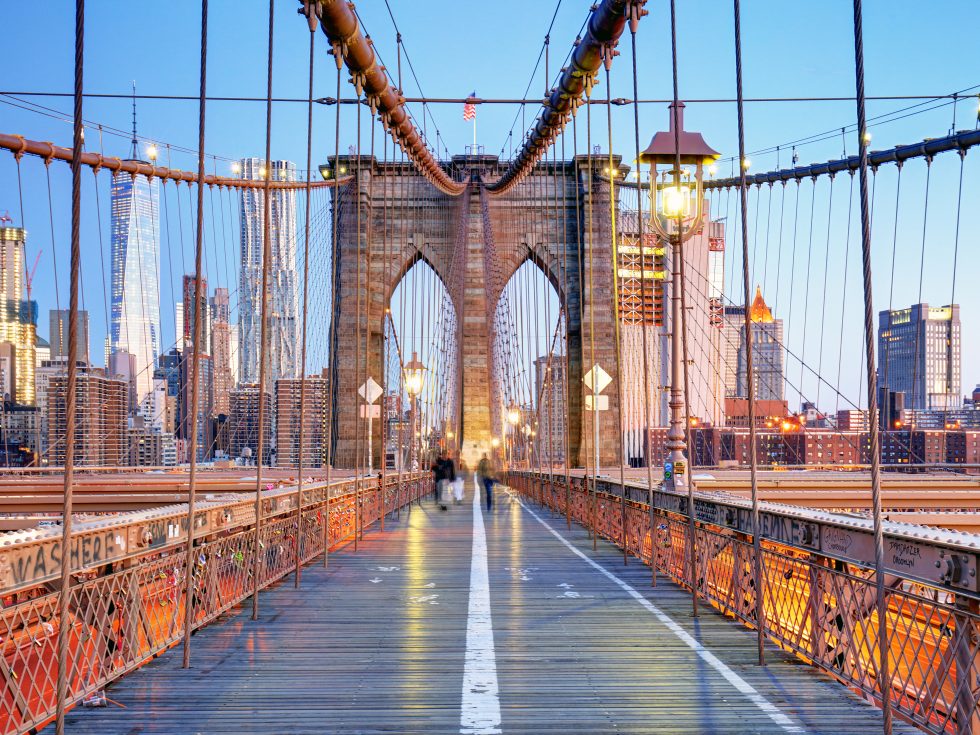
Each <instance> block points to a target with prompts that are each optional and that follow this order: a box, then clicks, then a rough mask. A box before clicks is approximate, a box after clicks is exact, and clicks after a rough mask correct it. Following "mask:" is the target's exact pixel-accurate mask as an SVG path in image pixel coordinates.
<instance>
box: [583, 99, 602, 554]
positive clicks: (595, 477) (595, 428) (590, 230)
mask: <svg viewBox="0 0 980 735" xmlns="http://www.w3.org/2000/svg"><path fill="white" fill-rule="evenodd" d="M585 95H586V97H587V98H589V97H591V96H592V85H591V84H588V85H586V88H585ZM585 145H586V150H585V156H586V166H587V168H588V173H587V174H586V176H587V180H588V185H589V189H588V191H589V202H588V207H589V208H588V225H587V230H586V232H587V247H588V250H589V265H588V268H589V366H590V367H589V369H592V367H594V366H595V365H596V364H597V363H596V359H595V300H596V299H595V287H594V283H593V282H594V273H595V259H594V254H595V228H594V227H593V217H592V214H593V213H592V207H593V204H594V201H595V178H596V177H595V172H594V170H593V168H592V153H593V151H592V105H588V106H587V107H586V108H585ZM593 401H594V402H595V404H594V405H593V406H592V473H593V474H592V550H593V551H595V550H596V549H597V548H598V546H597V545H598V536H599V531H598V503H599V489H598V483H599V465H600V462H601V459H600V452H599V411H598V405H597V403H598V399H597V398H595V397H594V398H593Z"/></svg>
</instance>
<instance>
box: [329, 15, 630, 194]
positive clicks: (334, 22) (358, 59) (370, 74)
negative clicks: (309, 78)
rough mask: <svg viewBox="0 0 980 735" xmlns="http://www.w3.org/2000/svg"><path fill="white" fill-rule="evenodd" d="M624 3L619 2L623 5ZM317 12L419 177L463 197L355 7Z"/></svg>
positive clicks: (356, 84) (357, 83) (356, 81)
mask: <svg viewBox="0 0 980 735" xmlns="http://www.w3.org/2000/svg"><path fill="white" fill-rule="evenodd" d="M622 2H623V0H620V4H622ZM316 12H317V14H318V16H319V18H320V27H321V29H322V31H323V33H324V35H325V36H326V37H327V40H328V41H329V42H330V45H331V46H332V48H333V53H334V54H335V55H336V54H340V55H341V57H342V58H343V60H344V63H345V64H346V65H347V70H348V71H349V72H350V74H351V78H350V81H351V84H353V85H354V88H355V89H356V90H357V93H358V96H360V94H361V93H363V94H364V96H365V98H366V99H367V103H368V105H369V106H370V107H371V112H372V113H376V114H377V115H378V117H379V119H380V120H381V124H382V125H383V126H384V128H385V131H386V132H388V134H389V135H391V137H392V140H394V142H395V144H396V145H398V146H399V147H401V149H402V150H403V151H405V153H406V155H408V157H409V158H410V159H411V160H412V162H413V163H414V164H415V166H416V168H418V170H419V173H421V174H422V175H423V176H424V177H425V178H426V179H428V180H429V182H430V183H431V184H432V185H433V186H435V187H436V188H437V189H438V190H439V191H441V192H442V193H444V194H448V195H449V196H459V195H460V194H462V193H463V192H464V191H465V189H466V185H465V184H463V183H460V182H457V181H453V179H452V178H451V177H450V176H449V174H448V173H446V171H445V170H444V169H443V168H442V166H440V165H439V161H438V160H437V159H436V157H435V156H434V155H433V154H432V151H430V150H429V148H428V145H427V144H426V142H425V140H424V139H423V138H422V136H421V135H420V134H419V132H418V130H417V129H416V128H415V125H414V124H413V123H412V119H411V117H410V116H409V114H408V110H407V109H406V107H405V98H404V97H403V96H402V93H401V90H399V89H396V88H395V87H394V86H393V85H391V84H389V83H388V75H387V74H386V72H385V69H384V67H383V66H381V65H380V64H378V61H377V56H376V55H375V53H374V49H373V48H372V46H373V44H372V42H371V40H370V39H369V38H367V37H366V36H365V35H364V34H363V33H361V28H360V24H359V23H358V21H357V15H356V12H355V10H354V3H348V2H341V1H340V0H330V1H329V2H318V3H317V6H316Z"/></svg>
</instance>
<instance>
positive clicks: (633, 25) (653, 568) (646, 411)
mask: <svg viewBox="0 0 980 735" xmlns="http://www.w3.org/2000/svg"><path fill="white" fill-rule="evenodd" d="M644 14H646V10H645V9H644V8H643V5H642V4H641V3H639V2H633V3H631V4H630V7H629V25H630V44H631V46H632V53H633V142H634V144H635V146H636V186H637V190H636V191H637V196H636V231H637V236H638V238H639V244H640V303H641V304H642V309H641V314H642V319H643V323H642V324H641V330H642V331H641V339H640V344H641V346H642V348H643V416H644V421H643V422H642V423H641V426H643V431H644V441H643V444H642V446H643V447H644V449H643V454H644V459H645V460H646V461H645V464H646V466H647V502H648V503H649V512H650V523H649V525H650V584H651V586H653V587H656V586H657V544H656V540H655V539H656V533H655V529H654V524H655V520H654V510H653V457H652V456H650V455H651V452H650V425H651V424H652V423H653V422H652V420H651V417H652V415H653V414H652V410H651V406H650V357H649V353H648V352H647V327H648V326H649V325H648V323H647V316H646V282H647V278H646V273H645V269H646V262H647V257H646V246H645V245H644V242H643V190H642V188H641V187H642V185H643V182H642V176H641V175H640V174H641V172H642V166H643V164H642V163H640V105H639V102H637V100H638V99H639V97H640V95H639V91H638V83H637V78H638V74H637V63H636V31H637V28H638V27H639V25H640V18H641V17H642V16H643V15H644Z"/></svg>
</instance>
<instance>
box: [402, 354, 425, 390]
mask: <svg viewBox="0 0 980 735" xmlns="http://www.w3.org/2000/svg"><path fill="white" fill-rule="evenodd" d="M402 372H403V373H404V377H405V390H406V391H408V394H409V395H410V396H417V395H418V394H419V393H421V392H422V388H423V387H424V386H425V372H426V368H425V365H423V364H422V363H421V362H419V356H418V353H417V352H413V353H412V359H411V360H410V361H409V362H408V363H406V365H405V367H404V368H403V370H402Z"/></svg>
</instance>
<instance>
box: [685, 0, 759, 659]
mask: <svg viewBox="0 0 980 735" xmlns="http://www.w3.org/2000/svg"><path fill="white" fill-rule="evenodd" d="M734 4H735V87H736V93H737V96H738V107H737V114H738V155H739V159H738V160H739V167H738V170H739V199H740V207H739V210H740V216H741V223H742V292H743V294H744V296H745V308H744V309H743V311H744V324H745V344H746V349H745V365H746V375H747V379H746V381H745V383H746V393H747V395H748V399H749V477H750V480H751V483H752V556H753V564H752V576H753V582H754V586H755V622H756V626H755V627H756V632H757V635H756V642H757V644H758V652H759V665H760V666H763V665H765V663H766V658H765V628H766V625H765V604H764V600H765V598H764V594H765V592H764V590H763V576H762V526H761V524H760V523H759V478H758V469H759V468H758V462H759V460H758V457H757V455H756V444H757V438H756V426H755V415H756V405H755V373H754V371H753V368H754V365H753V362H754V358H753V354H752V353H753V352H755V340H754V338H753V335H752V315H751V311H750V309H749V295H750V292H751V284H750V283H749V238H748V230H747V227H748V212H747V207H748V195H747V191H746V189H747V186H746V182H745V173H746V171H745V109H744V104H743V102H742V9H741V3H740V0H734ZM753 266H754V263H753ZM692 581H694V580H693V578H692Z"/></svg>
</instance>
